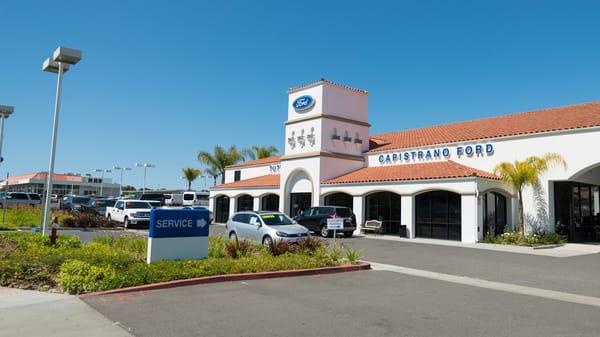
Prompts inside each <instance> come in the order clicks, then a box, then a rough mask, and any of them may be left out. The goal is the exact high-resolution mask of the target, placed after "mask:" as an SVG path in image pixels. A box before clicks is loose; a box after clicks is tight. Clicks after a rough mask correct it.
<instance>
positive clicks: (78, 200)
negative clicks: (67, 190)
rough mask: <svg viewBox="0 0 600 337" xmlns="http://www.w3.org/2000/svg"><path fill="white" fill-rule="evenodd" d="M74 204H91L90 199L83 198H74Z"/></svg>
mask: <svg viewBox="0 0 600 337" xmlns="http://www.w3.org/2000/svg"><path fill="white" fill-rule="evenodd" d="M71 202H72V203H74V204H81V205H83V204H87V203H88V202H90V199H89V198H82V197H74V198H73V200H72V201H71Z"/></svg>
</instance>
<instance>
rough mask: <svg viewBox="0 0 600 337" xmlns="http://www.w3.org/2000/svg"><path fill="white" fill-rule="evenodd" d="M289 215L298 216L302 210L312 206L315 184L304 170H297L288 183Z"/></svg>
mask: <svg viewBox="0 0 600 337" xmlns="http://www.w3.org/2000/svg"><path fill="white" fill-rule="evenodd" d="M285 190H286V195H288V196H289V198H288V200H286V202H288V204H287V207H286V208H287V210H288V212H289V213H288V215H290V216H296V215H297V214H298V213H299V212H300V211H301V210H305V209H307V208H310V207H311V206H312V192H313V184H312V180H311V178H310V176H309V175H308V173H306V172H305V171H304V170H297V171H295V172H294V173H292V175H290V178H289V179H288V181H287V183H286V188H285Z"/></svg>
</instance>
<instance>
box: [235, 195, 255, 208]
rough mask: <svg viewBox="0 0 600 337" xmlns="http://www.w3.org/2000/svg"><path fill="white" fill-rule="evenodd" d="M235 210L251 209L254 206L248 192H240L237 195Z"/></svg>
mask: <svg viewBox="0 0 600 337" xmlns="http://www.w3.org/2000/svg"><path fill="white" fill-rule="evenodd" d="M236 204H237V206H236V211H237V212H241V211H251V210H252V209H253V208H254V198H252V196H251V195H248V194H242V195H240V196H239V197H237V203H236Z"/></svg>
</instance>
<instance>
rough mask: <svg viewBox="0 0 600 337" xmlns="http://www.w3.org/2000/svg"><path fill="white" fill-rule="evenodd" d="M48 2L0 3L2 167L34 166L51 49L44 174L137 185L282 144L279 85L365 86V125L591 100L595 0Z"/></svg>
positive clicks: (377, 129) (416, 123) (397, 125)
mask: <svg viewBox="0 0 600 337" xmlns="http://www.w3.org/2000/svg"><path fill="white" fill-rule="evenodd" d="M54 7H55V8H54V9H53V8H51V7H50V3H48V2H41V1H40V2H31V1H25V0H20V1H4V2H3V3H2V4H0V13H2V20H1V21H0V41H1V45H0V61H1V63H2V64H3V67H2V70H1V71H0V104H8V105H14V106H15V110H16V112H15V115H14V116H13V117H11V118H10V119H9V120H8V121H7V124H6V132H5V138H4V140H5V143H4V151H3V157H4V158H5V161H4V163H2V165H1V166H0V175H2V176H4V175H6V172H7V171H8V172H10V174H11V175H16V174H22V173H27V172H33V171H42V170H47V165H48V156H49V155H48V154H49V148H50V145H49V143H50V128H51V119H52V108H53V100H54V88H55V81H56V78H55V76H52V75H51V74H49V73H44V72H43V71H41V63H42V61H43V60H44V59H45V58H46V57H48V56H49V55H50V53H51V52H52V51H53V50H54V49H55V48H56V47H57V46H59V45H63V46H67V47H72V48H78V49H82V50H83V53H84V54H83V55H84V59H83V61H81V63H80V64H78V65H76V66H75V67H74V68H73V69H72V70H71V71H69V72H68V73H67V74H66V76H65V82H64V90H63V108H62V113H61V120H60V130H59V139H58V152H57V158H56V159H57V162H56V171H57V172H78V173H90V172H92V171H93V170H94V169H95V168H110V167H112V166H113V165H116V164H118V165H122V166H123V165H126V166H132V165H133V164H134V163H135V162H142V161H147V162H150V163H153V164H155V165H156V166H157V167H156V168H155V169H152V170H150V171H149V173H148V186H150V187H167V188H178V187H183V186H184V184H183V182H182V181H181V179H180V176H181V168H182V167H184V166H200V165H199V163H198V162H197V161H196V155H197V153H198V151H200V150H211V149H212V148H213V146H214V145H217V144H220V145H224V146H228V145H231V144H236V145H237V146H239V147H246V146H251V145H253V144H261V145H275V146H277V147H278V148H280V149H281V148H283V139H284V135H283V123H284V121H285V118H286V111H287V107H286V104H287V96H286V89H287V88H288V87H291V86H295V85H298V84H302V83H306V82H311V81H314V80H316V79H319V78H321V77H325V78H327V79H330V80H332V81H335V82H339V83H344V84H348V85H350V86H355V87H359V88H363V89H367V90H369V114H370V119H371V124H372V125H373V127H372V129H371V134H377V133H382V132H387V131H395V130H401V129H406V128H413V127H420V126H427V125H432V124H439V123H445V122H449V121H457V120H465V119H473V118H480V117H485V116H492V115H497V114H503V113H509V112H520V111H526V110H531V109H537V108H544V107H551V106H559V105H567V104H573V103H581V102H589V101H595V100H600V44H598V39H599V37H600V20H598V17H599V16H600V3H598V2H597V1H563V2H553V1H514V2H510V1H497V2H491V1H462V2H461V1H373V2H369V1H364V0H362V1H344V2H341V1H339V2H338V1H323V0H321V1H289V2H284V1H239V2H236V1H95V2H91V1H77V2H74V1H62V2H60V4H59V3H56V4H55V5H54ZM59 12H60V15H59ZM115 177H116V175H115ZM125 183H126V184H133V185H135V186H138V187H140V186H141V184H142V171H141V169H135V170H134V171H132V172H129V173H128V174H127V175H126V178H125ZM200 186H201V183H200V181H199V182H197V183H195V184H194V187H196V188H200Z"/></svg>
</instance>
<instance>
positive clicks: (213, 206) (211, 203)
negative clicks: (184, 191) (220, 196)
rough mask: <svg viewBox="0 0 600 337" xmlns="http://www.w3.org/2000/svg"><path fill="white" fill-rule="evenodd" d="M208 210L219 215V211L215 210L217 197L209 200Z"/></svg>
mask: <svg viewBox="0 0 600 337" xmlns="http://www.w3.org/2000/svg"><path fill="white" fill-rule="evenodd" d="M208 209H209V210H210V211H211V212H213V214H217V210H216V209H215V197H214V196H213V197H209V198H208Z"/></svg>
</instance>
